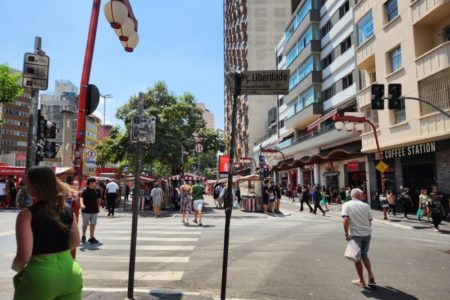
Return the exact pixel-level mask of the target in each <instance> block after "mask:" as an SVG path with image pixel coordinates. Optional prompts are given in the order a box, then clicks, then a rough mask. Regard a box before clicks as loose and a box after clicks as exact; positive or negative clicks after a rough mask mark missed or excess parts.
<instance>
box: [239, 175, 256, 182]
mask: <svg viewBox="0 0 450 300" xmlns="http://www.w3.org/2000/svg"><path fill="white" fill-rule="evenodd" d="M237 180H238V181H241V180H259V175H258V174H250V175H247V176H244V177H240V178H238V179H237Z"/></svg>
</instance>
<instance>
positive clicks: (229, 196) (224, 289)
mask: <svg viewBox="0 0 450 300" xmlns="http://www.w3.org/2000/svg"><path fill="white" fill-rule="evenodd" d="M240 83H241V78H240V75H239V74H237V73H235V74H234V91H233V103H232V112H231V143H230V162H229V164H230V167H229V173H228V187H227V189H228V190H227V198H226V202H225V237H224V245H223V263H222V289H221V292H220V299H221V300H225V295H226V292H227V270H228V247H229V246H228V245H229V240H230V220H231V212H232V209H233V173H234V163H233V160H234V150H235V149H234V148H235V145H236V115H237V97H238V95H239V94H240Z"/></svg>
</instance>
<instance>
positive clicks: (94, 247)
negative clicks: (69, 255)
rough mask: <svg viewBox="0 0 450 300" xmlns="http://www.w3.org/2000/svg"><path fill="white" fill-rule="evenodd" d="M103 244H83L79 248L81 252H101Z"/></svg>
mask: <svg viewBox="0 0 450 300" xmlns="http://www.w3.org/2000/svg"><path fill="white" fill-rule="evenodd" d="M102 245H103V244H102V243H97V244H89V243H81V244H80V247H78V250H80V251H83V252H84V251H86V250H100V246H102Z"/></svg>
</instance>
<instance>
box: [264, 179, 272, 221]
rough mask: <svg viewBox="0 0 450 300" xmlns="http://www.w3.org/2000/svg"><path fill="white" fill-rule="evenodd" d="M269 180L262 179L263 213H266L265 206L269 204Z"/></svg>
mask: <svg viewBox="0 0 450 300" xmlns="http://www.w3.org/2000/svg"><path fill="white" fill-rule="evenodd" d="M269 185H270V181H269V180H267V179H266V180H264V185H263V190H262V198H263V213H265V214H267V213H268V212H267V207H268V206H269V198H270V191H269Z"/></svg>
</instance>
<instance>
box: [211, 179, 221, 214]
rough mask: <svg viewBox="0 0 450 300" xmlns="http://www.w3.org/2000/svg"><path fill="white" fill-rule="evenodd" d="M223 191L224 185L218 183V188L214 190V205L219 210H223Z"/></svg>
mask: <svg viewBox="0 0 450 300" xmlns="http://www.w3.org/2000/svg"><path fill="white" fill-rule="evenodd" d="M222 191H223V185H222V183H218V184H217V185H216V187H215V188H214V196H213V197H214V204H215V205H216V208H217V209H222V208H223V198H220V195H221V194H222Z"/></svg>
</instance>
